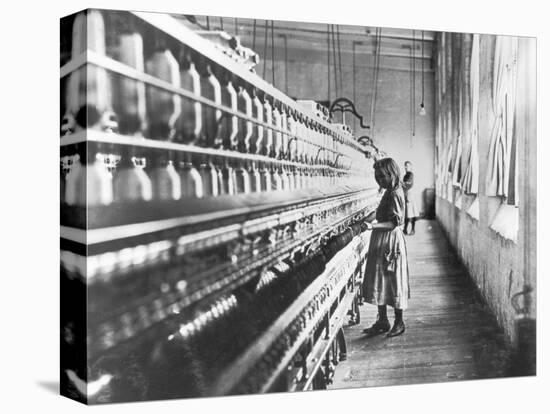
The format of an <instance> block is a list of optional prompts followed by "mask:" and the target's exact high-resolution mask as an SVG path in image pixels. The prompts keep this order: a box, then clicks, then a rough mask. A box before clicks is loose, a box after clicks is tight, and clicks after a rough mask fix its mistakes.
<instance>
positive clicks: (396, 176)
mask: <svg viewBox="0 0 550 414" xmlns="http://www.w3.org/2000/svg"><path fill="white" fill-rule="evenodd" d="M374 169H375V170H378V171H380V172H381V173H382V174H384V175H385V176H386V177H388V178H389V180H390V183H391V184H390V187H389V188H387V189H388V190H395V189H396V188H398V187H399V186H400V185H401V172H400V171H399V166H398V165H397V163H396V162H395V161H394V160H393V158H382V159H380V160H378V161H376V162H375V163H374Z"/></svg>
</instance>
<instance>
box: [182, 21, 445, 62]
mask: <svg viewBox="0 0 550 414" xmlns="http://www.w3.org/2000/svg"><path fill="white" fill-rule="evenodd" d="M175 17H177V18H179V19H181V20H182V22H184V23H185V24H186V25H189V24H190V23H189V20H188V19H186V18H185V17H183V16H181V15H180V16H175ZM193 17H194V19H195V21H196V23H197V24H191V27H194V28H196V29H199V28H200V26H202V27H203V28H205V29H206V28H208V27H209V28H210V29H212V30H220V29H221V28H223V30H225V31H226V32H228V33H230V34H232V35H238V36H239V37H240V39H241V43H242V44H243V45H245V46H247V47H251V48H253V49H254V50H255V51H256V52H257V53H259V54H260V57H263V56H264V55H267V56H266V58H269V56H270V54H271V42H272V31H273V44H274V49H275V53H276V54H277V57H276V58H278V59H281V58H282V55H283V54H285V52H286V55H287V59H289V60H290V61H292V60H296V59H299V60H305V61H316V60H319V59H322V60H321V61H323V62H324V61H326V59H327V58H326V56H327V51H328V49H329V42H330V48H331V51H332V53H335V52H336V53H340V54H341V56H342V61H343V62H351V59H352V55H353V54H354V52H355V59H356V64H357V65H358V66H361V65H363V66H367V67H368V66H369V63H368V62H370V61H372V59H371V58H372V56H373V55H374V54H375V52H376V46H377V43H378V42H377V36H376V34H377V28H376V27H371V26H351V25H327V24H320V23H304V22H288V21H280V20H277V21H273V22H272V21H266V20H256V22H254V20H253V19H242V18H239V19H236V18H228V17H223V18H221V17H206V16H193ZM272 24H273V28H272V26H271V25H272ZM266 26H267V31H266ZM333 31H334V37H332V33H333ZM329 33H330V37H329ZM379 34H380V37H379V39H380V57H381V61H382V62H381V65H382V66H385V67H388V68H395V69H398V70H399V69H402V70H408V69H409V67H410V62H411V59H412V57H413V55H414V60H415V63H416V64H417V67H418V68H419V69H420V68H421V67H422V66H424V70H425V71H431V70H432V54H433V46H434V37H435V33H434V32H431V31H426V32H422V31H419V30H411V29H394V28H381V29H380V33H379ZM266 35H267V39H266ZM413 39H414V48H413ZM422 39H423V41H422ZM266 40H267V43H266ZM285 45H286V50H285ZM338 45H339V47H338ZM365 56H366V57H367V59H366V60H365ZM362 59H363V64H362ZM422 60H423V62H422Z"/></svg>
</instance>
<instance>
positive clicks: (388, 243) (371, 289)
mask: <svg viewBox="0 0 550 414" xmlns="http://www.w3.org/2000/svg"><path fill="white" fill-rule="evenodd" d="M404 215H405V196H404V193H403V189H402V188H401V186H399V187H398V188H396V189H394V190H386V191H385V192H384V195H383V196H382V199H381V200H380V205H379V206H378V209H377V210H376V220H377V221H378V222H379V223H381V222H385V221H391V222H393V223H394V224H395V225H396V227H395V228H394V229H393V230H387V229H373V230H372V234H371V238H370V243H369V252H368V257H367V265H366V268H365V276H364V280H363V296H364V299H365V301H366V302H368V303H371V304H373V305H390V306H392V307H394V308H397V309H406V308H407V304H408V299H409V298H410V289H409V266H408V262H407V246H406V244H405V236H404V235H403V230H402V225H403V222H404Z"/></svg>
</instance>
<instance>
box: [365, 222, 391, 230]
mask: <svg viewBox="0 0 550 414" xmlns="http://www.w3.org/2000/svg"><path fill="white" fill-rule="evenodd" d="M366 228H367V230H373V229H383V230H393V229H394V228H395V223H394V222H393V221H383V222H381V223H367V225H366Z"/></svg>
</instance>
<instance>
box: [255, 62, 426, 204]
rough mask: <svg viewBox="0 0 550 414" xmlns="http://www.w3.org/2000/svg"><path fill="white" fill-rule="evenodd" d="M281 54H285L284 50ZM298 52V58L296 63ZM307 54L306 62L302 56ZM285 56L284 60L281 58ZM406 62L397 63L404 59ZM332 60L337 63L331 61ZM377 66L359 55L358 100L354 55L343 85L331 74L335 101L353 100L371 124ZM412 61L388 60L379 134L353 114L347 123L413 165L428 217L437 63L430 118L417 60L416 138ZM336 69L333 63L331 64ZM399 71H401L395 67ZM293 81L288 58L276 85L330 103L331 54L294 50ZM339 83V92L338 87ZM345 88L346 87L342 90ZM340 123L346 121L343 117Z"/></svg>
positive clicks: (379, 101) (278, 67)
mask: <svg viewBox="0 0 550 414" xmlns="http://www.w3.org/2000/svg"><path fill="white" fill-rule="evenodd" d="M279 54H281V52H280V51H279ZM294 54H296V56H295V57H296V59H294V56H293V55H294ZM298 56H301V58H298ZM279 57H281V56H279ZM399 60H400V62H396V61H399ZM331 62H332V61H331ZM373 62H374V58H373V56H372V55H370V54H362V55H359V54H358V55H357V61H356V71H355V72H356V73H355V99H354V88H353V83H354V82H353V65H352V56H351V53H347V54H343V56H342V82H341V83H340V77H339V76H340V75H339V73H340V72H339V71H338V72H337V78H336V80H335V78H334V72H333V71H332V70H331V80H330V83H331V94H330V96H331V100H334V99H336V97H341V96H344V97H348V98H349V99H350V100H352V101H354V102H355V106H356V109H357V111H358V112H359V114H361V115H362V116H363V117H364V123H365V124H368V123H369V120H370V110H371V98H372V92H373V76H374V75H373ZM408 65H409V63H408V61H407V59H402V58H393V57H382V58H381V62H380V70H379V76H378V91H377V97H376V106H375V108H376V109H375V114H374V116H375V127H374V133H373V132H372V131H370V130H368V129H362V128H360V127H359V121H358V120H356V119H355V117H354V116H353V115H351V114H347V115H346V123H347V124H348V125H350V126H351V127H352V128H353V130H354V131H355V133H356V135H357V136H361V135H368V136H371V137H373V138H374V142H375V144H376V145H377V146H378V147H379V148H380V149H381V150H383V151H385V152H387V153H388V155H389V156H391V157H393V158H394V159H395V160H396V161H397V163H398V164H399V166H400V168H401V170H402V171H401V172H402V175H403V174H404V167H403V164H404V162H405V161H407V160H408V161H411V162H412V163H413V171H414V173H415V186H416V197H417V205H418V206H419V209H420V214H421V215H424V213H425V211H426V210H429V209H430V205H431V204H433V203H428V205H425V201H424V193H425V191H426V190H427V189H433V188H434V180H435V175H434V147H435V117H434V95H433V93H434V74H433V71H431V70H430V65H431V62H430V61H429V60H425V62H424V65H425V73H424V75H425V76H424V101H425V107H426V115H425V116H421V115H419V109H420V102H421V89H422V78H421V72H420V70H421V66H420V65H421V63H420V59H416V65H417V66H416V76H415V82H414V83H415V90H416V92H415V95H416V99H415V100H416V102H415V105H414V118H415V134H414V136H413V134H412V119H411V117H410V115H409V114H410V96H411V92H410V90H411V72H410V71H409V70H408ZM331 66H332V63H331ZM390 66H391V67H393V68H395V67H397V68H398V69H393V68H390ZM286 71H287V74H288V80H287V81H286V82H285V64H284V59H283V60H281V59H277V57H276V62H275V75H276V76H275V85H276V86H277V87H278V88H280V89H281V90H283V91H285V89H287V90H288V92H287V93H288V95H289V96H291V97H293V98H297V99H313V100H319V101H327V100H328V72H327V55H326V53H324V54H323V53H314V52H305V51H301V52H300V51H290V52H289V58H288V63H287V68H286ZM258 73H259V74H260V75H262V76H263V65H262V64H260V65H259V66H258ZM265 79H266V80H268V81H271V80H272V72H271V63H270V62H269V61H267V65H266V70H265ZM336 82H337V83H338V86H339V88H338V92H336V91H335V83H336ZM340 84H341V85H342V87H341V88H340ZM337 119H340V117H339V116H338V118H337Z"/></svg>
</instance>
